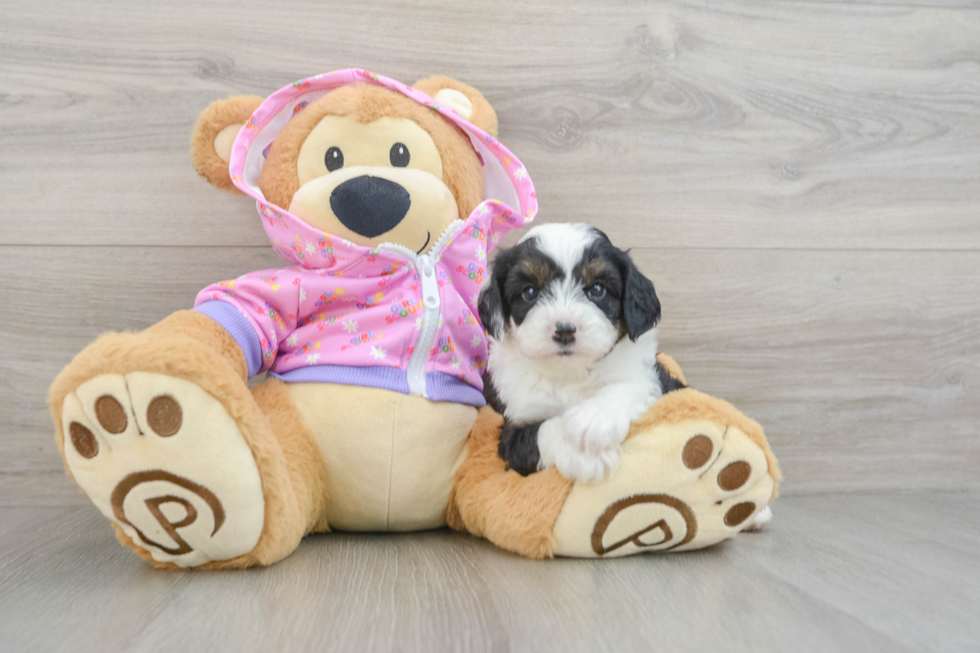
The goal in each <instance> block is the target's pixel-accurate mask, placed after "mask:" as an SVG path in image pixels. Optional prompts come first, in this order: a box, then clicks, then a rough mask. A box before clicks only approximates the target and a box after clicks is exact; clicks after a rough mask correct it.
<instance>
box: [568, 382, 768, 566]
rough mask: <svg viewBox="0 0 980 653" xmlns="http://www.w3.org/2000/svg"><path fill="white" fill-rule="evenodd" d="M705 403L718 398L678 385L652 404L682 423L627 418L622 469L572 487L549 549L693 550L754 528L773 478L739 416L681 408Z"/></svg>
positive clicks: (596, 553) (608, 553)
mask: <svg viewBox="0 0 980 653" xmlns="http://www.w3.org/2000/svg"><path fill="white" fill-rule="evenodd" d="M709 400H711V401H712V402H718V403H719V404H721V403H723V402H719V401H718V400H715V399H713V398H710V397H707V396H706V395H702V394H701V393H698V392H696V391H695V390H690V389H688V390H683V391H680V392H677V393H674V394H672V395H668V396H665V397H664V398H663V399H662V400H661V401H662V402H664V404H665V405H661V406H658V408H659V409H660V411H662V412H665V413H666V415H664V417H667V416H668V415H669V414H670V413H673V414H674V415H673V416H674V417H681V419H680V420H678V421H674V420H670V421H667V420H666V419H663V418H661V419H660V420H656V419H655V418H654V420H653V421H652V423H651V421H646V422H641V423H638V424H636V425H634V427H633V430H632V432H631V433H632V435H631V437H629V438H627V440H626V441H625V442H624V443H623V448H622V454H621V458H620V460H621V462H620V467H619V469H618V470H617V471H616V472H615V473H614V474H613V475H612V476H611V477H610V478H608V479H607V480H606V481H604V482H602V483H599V484H595V485H588V484H581V483H580V484H576V485H575V486H574V487H573V488H572V490H571V492H570V493H569V495H568V498H567V500H566V501H565V505H564V506H563V508H562V511H561V513H560V514H559V516H558V519H557V520H556V522H555V530H554V536H555V544H554V551H553V553H554V555H562V556H574V557H616V556H624V555H630V554H634V553H642V552H645V551H667V550H670V551H684V550H688V549H699V548H703V547H706V546H710V545H712V544H715V543H717V542H720V541H722V540H725V539H727V538H729V537H731V536H732V535H734V534H735V533H737V532H739V531H741V530H744V529H746V528H749V527H751V526H753V525H755V524H756V517H757V515H759V514H762V513H764V511H765V510H767V509H768V508H767V507H768V505H769V502H770V500H771V499H772V497H773V493H774V490H775V485H776V479H775V477H774V475H773V473H771V470H770V465H769V462H768V460H767V451H766V450H765V449H764V448H763V447H762V446H760V444H759V443H758V442H757V441H756V440H754V439H753V438H751V437H750V436H749V435H748V434H747V433H746V430H750V429H751V426H749V425H747V424H745V423H740V422H743V421H744V422H749V420H747V419H745V418H744V417H743V418H742V420H719V419H711V418H708V419H706V417H708V416H707V415H705V417H699V416H697V415H696V412H691V414H690V415H689V416H688V415H685V414H684V413H686V412H687V411H688V409H690V408H693V407H694V406H695V405H697V406H700V407H704V406H705V405H706V404H707V403H708V401H709ZM656 411H657V408H655V409H654V410H653V411H651V413H654V412H656ZM650 417H653V416H652V415H651V416H650ZM658 422H659V423H658ZM743 429H745V430H743ZM760 433H761V431H760Z"/></svg>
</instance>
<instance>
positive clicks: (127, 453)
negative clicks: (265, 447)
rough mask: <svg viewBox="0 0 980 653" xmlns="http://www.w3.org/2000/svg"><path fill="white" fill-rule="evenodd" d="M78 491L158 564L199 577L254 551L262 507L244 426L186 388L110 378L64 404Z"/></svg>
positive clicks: (133, 376)
mask: <svg viewBox="0 0 980 653" xmlns="http://www.w3.org/2000/svg"><path fill="white" fill-rule="evenodd" d="M62 425H63V428H64V433H65V434H66V435H67V436H68V437H67V441H66V443H65V462H66V464H67V465H68V469H69V470H70V471H71V474H72V476H73V477H74V478H75V481H76V482H77V483H78V485H79V486H80V487H81V488H82V490H83V491H84V492H85V494H86V495H88V497H89V498H90V499H91V500H92V502H93V503H94V504H95V505H96V506H97V507H98V508H99V510H100V511H101V512H102V514H103V515H105V516H106V517H108V518H109V519H111V520H112V521H113V522H114V523H115V524H117V525H118V526H119V527H120V528H122V530H123V531H124V532H125V533H126V535H127V536H129V538H131V539H132V540H133V542H135V543H136V545H137V546H140V547H141V548H143V549H144V550H145V551H147V552H149V553H150V555H151V556H152V557H153V559H154V560H156V561H157V562H172V563H174V564H176V565H177V566H180V567H196V566H199V565H202V564H205V563H207V562H210V561H214V560H227V559H230V558H234V557H237V556H240V555H244V554H246V553H248V552H249V551H251V550H252V549H254V548H255V545H256V544H257V543H258V541H259V537H260V536H261V534H262V526H263V521H264V520H263V515H264V506H265V501H264V498H263V494H262V483H261V481H260V477H259V470H258V467H257V465H256V463H255V459H254V457H253V456H252V452H251V450H250V449H249V446H248V444H246V442H245V440H244V438H243V437H242V434H241V431H240V430H239V427H238V424H237V423H236V422H235V420H234V419H233V418H232V417H231V416H230V415H229V414H228V411H227V410H225V408H224V406H222V405H221V403H220V402H218V400H216V399H215V398H214V397H212V396H211V395H209V394H208V393H207V392H205V391H204V390H203V389H201V388H200V387H199V386H197V385H195V384H194V383H191V382H190V381H187V380H185V379H180V378H175V377H171V376H166V375H163V374H152V373H147V372H133V373H130V374H125V375H123V374H104V375H100V376H97V377H95V378H93V379H90V380H88V381H86V382H85V383H83V384H82V385H80V386H79V387H78V388H77V389H76V390H75V391H74V392H72V393H71V394H69V395H68V396H67V397H66V398H65V402H64V407H63V410H62Z"/></svg>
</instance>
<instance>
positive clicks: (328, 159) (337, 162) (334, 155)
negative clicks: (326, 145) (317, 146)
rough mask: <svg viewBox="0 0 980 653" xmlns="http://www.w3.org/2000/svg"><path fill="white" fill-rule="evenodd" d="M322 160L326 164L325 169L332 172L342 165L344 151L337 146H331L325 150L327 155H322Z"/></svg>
mask: <svg viewBox="0 0 980 653" xmlns="http://www.w3.org/2000/svg"><path fill="white" fill-rule="evenodd" d="M323 162H324V163H325V164H326V165H327V170H329V171H330V172H333V171H334V170H340V169H341V168H343V167H344V153H343V152H341V151H340V148H339V147H331V148H330V149H329V150H327V155H326V156H325V157H323Z"/></svg>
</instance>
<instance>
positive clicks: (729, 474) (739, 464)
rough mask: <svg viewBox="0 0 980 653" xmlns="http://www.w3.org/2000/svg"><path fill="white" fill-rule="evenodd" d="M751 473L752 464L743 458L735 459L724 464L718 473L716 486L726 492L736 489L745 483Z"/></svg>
mask: <svg viewBox="0 0 980 653" xmlns="http://www.w3.org/2000/svg"><path fill="white" fill-rule="evenodd" d="M751 475H752V466H751V465H749V464H748V463H747V462H745V461H744V460H737V461H735V462H733V463H729V464H728V465H726V466H725V469H723V470H721V472H720V473H719V474H718V487H720V488H721V489H722V490H725V491H726V492H731V491H732V490H737V489H738V488H740V487H742V486H743V485H745V481H747V480H749V476H751Z"/></svg>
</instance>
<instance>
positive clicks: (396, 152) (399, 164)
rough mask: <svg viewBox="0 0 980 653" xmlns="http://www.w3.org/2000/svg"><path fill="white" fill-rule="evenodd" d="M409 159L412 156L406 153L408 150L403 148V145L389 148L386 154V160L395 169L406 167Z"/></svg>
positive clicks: (397, 144)
mask: <svg viewBox="0 0 980 653" xmlns="http://www.w3.org/2000/svg"><path fill="white" fill-rule="evenodd" d="M410 158H412V155H411V154H409V153H408V148H407V147H405V144H404V143H395V144H394V145H392V146H391V151H389V152H388V160H389V161H391V165H393V166H395V167H396V168H404V167H405V166H407V165H408V160H409V159H410Z"/></svg>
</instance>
